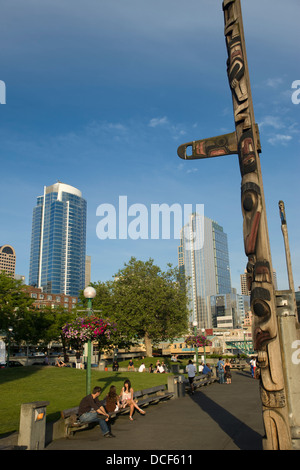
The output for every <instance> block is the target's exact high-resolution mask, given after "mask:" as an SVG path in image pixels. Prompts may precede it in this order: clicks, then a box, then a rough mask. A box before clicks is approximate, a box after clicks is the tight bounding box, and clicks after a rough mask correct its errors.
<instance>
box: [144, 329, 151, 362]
mask: <svg viewBox="0 0 300 470" xmlns="http://www.w3.org/2000/svg"><path fill="white" fill-rule="evenodd" d="M144 339H145V346H146V356H147V357H152V342H151V339H150V337H149V335H148V333H147V332H146V333H145V338H144Z"/></svg>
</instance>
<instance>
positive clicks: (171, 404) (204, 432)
mask: <svg viewBox="0 0 300 470" xmlns="http://www.w3.org/2000/svg"><path fill="white" fill-rule="evenodd" d="M145 411H146V415H145V416H142V415H140V414H139V413H137V412H136V413H135V414H134V421H133V422H131V421H129V418H128V415H123V416H119V417H118V419H117V420H116V421H115V423H114V425H113V426H112V432H113V433H114V434H115V435H116V438H114V439H105V438H103V436H102V434H101V433H100V430H99V427H98V426H96V427H94V428H92V429H90V430H85V431H78V432H77V433H76V434H75V436H74V437H72V438H70V439H58V440H55V441H53V442H52V443H50V444H49V445H48V446H47V447H46V451H47V450H48V451H51V450H102V451H117V450H124V451H125V450H126V451H128V450H137V451H138V450H157V451H166V450H169V451H172V450H174V451H175V450H176V451H180V450H182V451H184V450H191V451H192V450H261V449H262V436H263V435H264V429H263V422H262V411H261V402H260V396H259V381H258V380H254V379H252V378H251V377H250V374H249V373H247V372H240V371H233V374H232V384H231V385H227V384H224V385H220V384H219V383H215V384H213V385H210V386H208V387H201V388H200V389H199V390H198V391H196V392H195V394H194V395H192V396H190V395H186V396H185V397H183V398H178V399H173V400H169V401H167V402H162V403H159V404H157V405H150V406H149V407H147V408H145ZM107 454H108V455H110V453H109V452H108V453H107ZM173 454H174V452H173ZM112 455H117V454H114V453H112Z"/></svg>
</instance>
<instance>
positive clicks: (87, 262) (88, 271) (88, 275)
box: [84, 255, 92, 287]
mask: <svg viewBox="0 0 300 470" xmlns="http://www.w3.org/2000/svg"><path fill="white" fill-rule="evenodd" d="M91 267H92V257H91V256H88V255H87V256H86V257H85V282H84V285H85V287H87V286H89V285H90V283H91Z"/></svg>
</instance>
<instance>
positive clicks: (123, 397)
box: [120, 379, 146, 421]
mask: <svg viewBox="0 0 300 470" xmlns="http://www.w3.org/2000/svg"><path fill="white" fill-rule="evenodd" d="M120 404H121V408H126V407H127V406H129V407H130V413H129V419H130V421H133V417H132V415H133V412H134V408H136V409H137V410H138V411H139V412H140V413H141V414H142V415H145V414H146V412H145V411H143V410H141V408H140V407H139V406H138V405H137V403H136V402H135V401H134V399H133V388H132V387H131V383H130V380H128V379H127V380H125V382H124V386H123V387H122V391H121V394H120Z"/></svg>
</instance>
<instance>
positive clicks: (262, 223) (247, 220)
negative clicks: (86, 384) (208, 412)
mask: <svg viewBox="0 0 300 470" xmlns="http://www.w3.org/2000/svg"><path fill="white" fill-rule="evenodd" d="M223 11H224V23H225V30H224V32H225V41H226V47H227V52H228V60H227V74H228V80H229V85H230V90H231V93H232V103H233V112H234V122H235V132H232V133H230V134H226V135H222V136H218V137H212V138H208V139H202V140H197V141H193V142H188V143H187V144H183V145H181V146H180V147H179V148H178V151H177V153H178V155H179V157H181V158H183V159H187V160H189V159H199V158H200V159H201V158H210V157H218V156H222V155H231V154H238V158H239V165H240V172H241V177H242V181H241V209H242V216H243V236H244V248H245V254H246V256H247V258H248V262H247V279H248V288H249V290H251V310H252V313H253V332H252V335H253V345H254V349H255V350H256V351H257V354H258V358H257V359H258V360H257V362H258V366H259V368H260V372H261V374H260V385H261V386H260V390H261V401H262V412H263V421H264V427H265V437H264V439H263V447H264V449H269V450H275V449H276V450H279V449H281V450H288V449H291V448H292V440H291V432H290V423H289V408H288V400H287V394H286V387H285V377H286V374H284V373H283V362H282V351H281V345H280V335H279V331H278V322H277V314H276V293H275V286H274V282H273V268H272V260H271V252H270V242H269V234H268V227H267V215H266V206H265V198H264V190H263V182H262V173H261V166H260V158H259V153H260V152H261V146H260V139H259V130H258V126H257V124H256V123H255V118H254V111H253V101H252V96H251V88H250V79H249V71H248V63H247V56H246V47H245V38H244V29H243V21H242V11H241V1H240V0H224V1H223ZM189 147H191V148H192V154H191V155H187V149H188V148H189Z"/></svg>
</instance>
